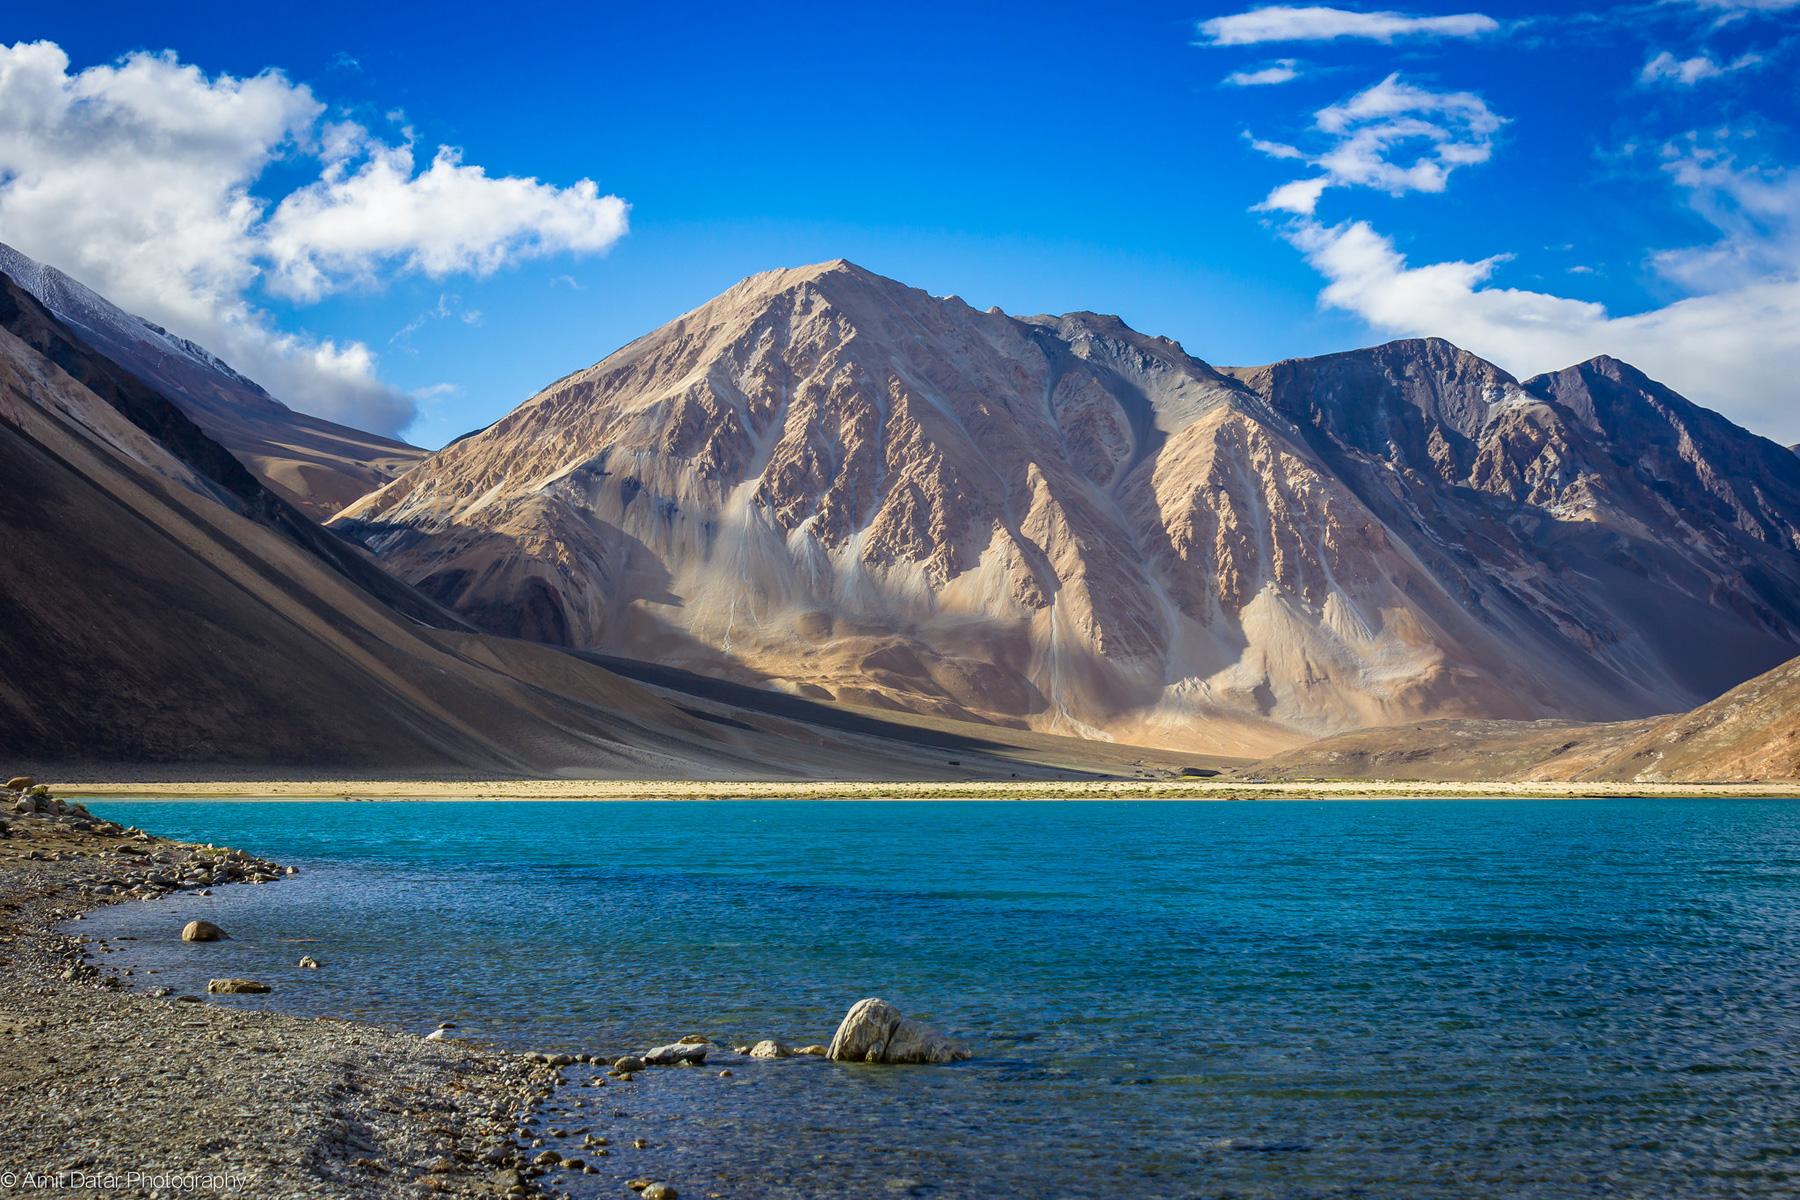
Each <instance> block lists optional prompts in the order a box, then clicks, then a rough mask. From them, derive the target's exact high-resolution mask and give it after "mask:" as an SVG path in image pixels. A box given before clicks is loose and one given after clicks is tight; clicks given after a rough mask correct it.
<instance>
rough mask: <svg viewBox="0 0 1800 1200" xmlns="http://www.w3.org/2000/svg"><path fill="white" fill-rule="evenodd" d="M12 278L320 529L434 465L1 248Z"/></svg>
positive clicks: (0, 267)
mask: <svg viewBox="0 0 1800 1200" xmlns="http://www.w3.org/2000/svg"><path fill="white" fill-rule="evenodd" d="M0 273H4V274H6V275H9V276H11V277H12V279H13V281H14V282H15V283H17V284H18V285H19V286H20V287H22V288H23V289H25V290H26V291H28V292H30V293H31V294H32V295H33V296H34V297H36V299H37V300H38V302H39V303H41V304H43V305H44V307H45V308H47V309H49V310H50V312H51V313H52V314H53V315H54V316H55V317H56V318H57V319H58V320H59V321H61V322H62V323H63V324H64V325H66V326H68V327H69V328H70V329H72V330H74V331H75V332H76V333H77V334H78V335H79V336H80V337H81V339H82V341H83V342H84V343H86V344H87V345H89V346H92V347H93V348H95V349H96V350H98V351H99V352H100V353H101V354H104V355H106V356H107V357H108V358H110V359H111V360H112V361H113V362H115V363H118V364H119V365H121V366H123V367H124V368H125V369H126V370H128V371H130V372H131V373H133V374H135V375H137V376H138V377H139V378H140V379H143V380H144V381H145V382H147V383H149V384H150V385H151V386H152V387H153V388H155V389H156V390H157V391H158V392H159V393H161V394H162V395H163V396H165V397H167V398H168V399H170V400H172V401H173V402H174V403H175V405H176V406H177V407H178V408H180V409H181V411H182V412H184V413H185V414H187V416H188V417H189V418H191V419H192V420H193V421H194V423H195V424H196V425H198V426H199V427H200V428H201V429H203V430H205V432H206V434H207V436H208V437H210V438H211V439H212V440H214V441H216V442H218V443H219V444H220V445H222V446H224V447H225V448H226V449H227V450H229V451H230V452H231V453H232V454H233V455H234V456H236V458H237V459H238V460H239V461H240V462H242V463H243V464H244V466H246V467H248V468H249V469H250V471H251V472H252V473H254V474H255V475H256V477H257V478H258V479H259V480H261V481H262V482H263V483H264V484H265V485H267V486H268V487H269V488H270V489H271V490H272V491H274V492H275V494H276V495H278V496H280V497H281V498H282V499H284V500H286V501H287V502H288V503H290V504H292V505H294V507H296V508H298V509H299V510H300V511H301V512H302V513H304V514H305V515H307V516H308V517H311V518H312V519H313V520H316V521H323V520H325V519H326V518H327V517H329V516H331V515H332V514H333V513H335V512H337V511H338V510H339V509H341V508H343V507H344V506H345V505H347V504H349V503H350V502H351V501H353V500H355V499H356V498H357V497H359V496H361V495H363V494H364V493H366V492H370V491H373V490H374V489H375V488H378V487H380V486H381V485H382V484H384V483H386V482H388V481H389V480H391V479H393V478H394V477H395V476H397V475H399V474H400V473H401V472H402V471H404V470H406V469H407V468H408V467H410V466H412V465H413V464H414V463H416V462H418V461H419V460H420V459H421V458H423V457H425V453H426V452H425V451H423V450H421V449H419V448H418V447H417V446H409V445H407V444H406V443H405V442H400V441H395V440H394V439H393V438H387V437H382V436H380V435H379V434H373V433H365V432H363V431H362V430H360V429H352V428H350V427H349V426H347V425H339V424H337V423H335V422H332V421H327V420H325V419H324V418H322V417H314V416H310V415H308V414H306V413H301V412H295V411H294V410H293V409H291V408H289V407H287V406H286V405H285V404H282V403H281V402H280V401H279V400H276V399H275V398H274V397H273V396H271V395H269V393H268V392H266V391H264V390H263V389H262V388H261V387H260V386H258V385H257V384H256V383H255V382H253V381H252V380H249V379H246V378H245V377H244V376H242V375H240V374H238V373H237V372H236V371H234V370H232V369H231V367H230V366H228V365H227V364H226V363H224V362H223V361H221V360H220V359H219V358H218V357H217V356H215V355H213V354H212V353H210V352H209V351H207V350H206V349H204V348H203V347H200V346H197V345H195V344H194V343H193V342H190V341H188V340H187V339H185V338H179V337H176V336H175V335H174V334H171V333H169V332H168V331H167V330H165V329H162V328H161V327H159V326H156V325H152V324H151V323H150V322H148V321H146V320H144V319H143V318H142V317H136V316H133V315H132V314H130V313H128V312H126V311H124V310H123V309H121V308H119V307H118V306H117V305H115V304H113V303H112V302H111V301H110V300H107V299H106V298H105V297H104V296H101V295H99V294H98V293H97V292H95V291H93V290H92V289H91V288H88V287H86V286H84V285H82V284H81V283H79V282H77V281H76V280H74V279H71V278H70V277H69V276H67V275H65V274H63V273H62V272H61V271H59V270H57V269H56V268H55V267H51V266H47V265H45V264H42V263H39V262H35V261H33V260H32V259H30V258H27V257H26V256H25V255H23V254H20V253H19V252H18V251H17V250H14V249H13V248H12V247H10V246H6V245H0Z"/></svg>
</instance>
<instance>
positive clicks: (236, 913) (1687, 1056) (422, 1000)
mask: <svg viewBox="0 0 1800 1200" xmlns="http://www.w3.org/2000/svg"><path fill="white" fill-rule="evenodd" d="M91 807H92V808H93V809H94V810H95V811H96V812H98V813H102V814H104V815H105V816H108V817H111V818H113V819H115V820H120V821H124V822H127V823H130V824H136V825H141V826H143V827H145V828H148V829H151V830H153V831H155V832H158V833H163V834H169V835H172V836H176V837H183V838H190V839H197V840H201V841H214V842H218V843H221V844H229V845H235V846H240V847H243V848H245V849H248V850H251V851H254V852H257V853H260V854H266V855H269V856H271V857H274V858H276V859H278V860H280V861H282V862H291V863H295V864H298V865H299V866H300V867H301V868H302V874H300V875H299V876H297V877H295V878H293V879H291V880H286V881H283V882H281V883H277V884H272V885H267V886H263V887H236V888H225V889H221V890H220V891H219V892H217V893H216V894H215V895H213V896H212V897H206V898H202V897H195V896H180V897H175V898H171V899H168V900H164V901H159V902H155V903H151V904H136V905H125V906H119V907H117V908H114V909H112V910H108V911H106V912H103V913H99V914H96V915H94V916H93V917H90V918H89V920H88V921H87V922H85V923H84V925H83V929H84V931H85V932H88V933H90V934H93V935H103V936H109V937H117V936H118V935H121V934H124V935H129V936H134V937H136V938H138V939H139V940H137V941H126V942H114V945H116V946H122V947H126V949H124V950H123V951H122V952H119V953H114V954H108V955H105V956H103V958H104V961H105V962H106V964H107V965H109V966H114V967H118V966H123V965H131V966H133V967H134V975H133V978H132V982H133V983H135V984H137V985H139V986H150V985H153V984H156V983H168V984H170V985H172V986H175V987H177V988H178V989H179V990H183V991H204V987H205V980H206V979H207V978H208V977H211V976H217V975H222V974H231V975H249V976H253V977H256V978H260V979H263V980H266V981H268V982H270V983H271V984H273V985H274V986H275V991H274V993H273V994H272V995H271V996H268V997H244V998H230V999H225V998H219V999H215V1000H213V1001H212V1002H214V1003H233V1004H242V1005H246V1006H258V1007H263V1006H266V1007H273V1008H279V1009H282V1010H286V1011H292V1012H300V1013H308V1014H320V1013H323V1014H336V1015H343V1016H356V1017H361V1018H365V1019H373V1020H378V1021H382V1022H386V1023H390V1024H394V1025H399V1026H404V1027H408V1028H412V1029H416V1030H419V1031H420V1032H424V1031H426V1030H428V1029H430V1028H432V1027H433V1026H434V1025H435V1024H436V1023H437V1022H438V1021H442V1020H452V1021H456V1022H457V1023H458V1024H459V1026H460V1032H462V1033H465V1034H470V1035H475V1036H480V1037H485V1038H490V1039H494V1040H497V1041H500V1042H505V1043H511V1044H516V1045H519V1046H524V1047H530V1048H534V1049H563V1050H569V1051H590V1052H604V1053H606V1054H608V1055H613V1054H618V1053H622V1052H626V1051H629V1050H636V1049H642V1048H643V1047H645V1046H648V1045H651V1044H654V1043H658V1042H662V1041H669V1040H673V1039H675V1038H676V1037H679V1036H680V1035H682V1034H685V1033H691V1032H700V1033H706V1034H709V1035H711V1036H712V1037H713V1038H714V1039H715V1040H717V1041H721V1042H724V1043H726V1044H727V1045H729V1044H731V1043H732V1042H735V1041H753V1040H756V1039H758V1038H761V1037H778V1038H781V1039H783V1040H786V1041H789V1042H792V1043H794V1044H800V1043H805V1042H812V1041H820V1042H822V1041H827V1040H829V1038H830V1035H831V1032H832V1030H833V1028H834V1027H835V1025H836V1023H837V1021H838V1018H839V1017H840V1016H841V1015H842V1013H843V1011H844V1009H845V1008H846V1007H848V1006H849V1004H850V1003H851V1002H853V1001H854V1000H856V999H858V998H859V997H862V996H867V995H880V996H883V997H885V998H887V999H888V1000H891V1001H893V1002H894V1003H896V1004H898V1005H899V1006H901V1007H902V1008H903V1009H905V1010H906V1011H907V1012H909V1013H911V1014H914V1015H917V1016H920V1017H923V1018H926V1019H928V1020H930V1021H932V1022H933V1023H936V1024H938V1025H940V1026H941V1027H943V1028H945V1029H946V1030H948V1031H949V1032H952V1033H954V1034H956V1035H958V1036H960V1037H963V1038H966V1039H967V1040H969V1041H970V1042H971V1043H973V1045H974V1046H975V1048H976V1050H977V1058H976V1059H975V1061H973V1062H971V1063H967V1064H960V1065H956V1066H949V1067H935V1068H912V1069H906V1068H900V1069H895V1068H887V1069H883V1068H874V1067H843V1066H838V1065H835V1064H828V1063H824V1062H819V1061H816V1060H793V1061H784V1062H777V1063H767V1064H740V1063H735V1062H733V1063H718V1064H713V1069H709V1070H705V1071H674V1070H665V1071H656V1072H650V1073H646V1074H645V1075H643V1076H640V1077H639V1079H638V1080H637V1081H636V1082H633V1083H630V1084H616V1083H615V1084H613V1085H611V1086H609V1087H607V1088H606V1089H605V1090H604V1091H599V1090H589V1089H586V1088H576V1089H571V1090H570V1091H568V1092H567V1093H566V1094H565V1096H564V1097H563V1102H564V1103H565V1104H567V1105H570V1106H573V1105H574V1104H575V1102H576V1101H577V1100H579V1101H580V1102H581V1107H580V1108H578V1109H577V1108H573V1107H571V1108H570V1110H569V1111H568V1112H566V1113H565V1114H563V1115H559V1116H556V1117H554V1118H553V1119H551V1120H549V1121H547V1122H546V1126H551V1125H554V1126H558V1127H566V1128H569V1129H572V1130H573V1129H579V1128H592V1129H593V1130H594V1132H596V1133H599V1134H604V1135H607V1136H610V1137H611V1138H612V1141H613V1146H614V1154H613V1155H612V1157H610V1158H607V1159H602V1160H597V1162H596V1165H599V1166H602V1167H604V1168H605V1172H604V1173H603V1174H602V1175H600V1176H597V1177H584V1176H571V1175H566V1174H565V1175H560V1176H559V1179H560V1180H561V1184H560V1186H564V1187H569V1188H571V1189H573V1190H575V1191H576V1193H577V1194H586V1195H604V1196H616V1195H621V1194H626V1193H623V1192H622V1191H620V1188H619V1184H620V1183H621V1182H622V1181H623V1180H624V1179H626V1178H629V1177H631V1176H635V1175H649V1176H653V1177H656V1178H663V1179H668V1180H671V1181H672V1182H675V1183H676V1184H677V1186H679V1187H680V1188H681V1190H682V1193H683V1195H687V1196H695V1197H699V1196H704V1195H706V1194H707V1193H708V1192H712V1191H716V1192H719V1193H721V1194H723V1195H725V1196H729V1197H761V1196H817V1195H834V1196H849V1197H856V1196H895V1197H905V1196H921V1197H959V1198H960V1197H974V1196H1028V1197H1029V1196H1090V1195H1119V1196H1126V1195H1130V1196H1155V1197H1182V1196H1195V1197H1246V1198H1247V1197H1277V1196H1279V1197H1315V1196H1316V1197H1324V1196H1334V1197H1335V1196H1346V1197H1348V1196H1368V1197H1394V1196H1408V1197H1415V1196H1417V1197H1469V1196H1483V1197H1556V1198H1559V1200H1560V1198H1563V1197H1579V1196H1641V1197H1713V1196H1793V1195H1796V1194H1800V804H1795V803H1788V802H1780V801H1775V802H1754V801H1633V800H1623V801H1574V802H1568V801H1565V802H1544V803H1535V802H1494V803H1482V802H1470V801H1456V802H1442V803H1439V802H1392V803H1360V802H1355V803H1352V802H1332V803H1267V804H1176V803H1141V804H1130V803H1119V804H1054V803H1043V804H1035V803H1033V804H1011V803H990V804H982V803H970V804H959V803H929V804H901V803H892V804H890V803H844V804H829V803H750V802H745V803H718V804H556V803H544V804H529V803H505V804H483V803H418V804H410V803H391V804H345V803H320V804H310V803H243V802H229V803H199V802H188V801H183V802H172V803H167V802H165V803H149V802H145V803H137V802H132V803H115V802H107V803H94V804H93V805H92V806H91ZM196 916H206V917H209V918H211V919H213V920H216V921H218V922H219V923H220V924H221V925H224V926H225V927H226V928H227V929H228V930H230V931H231V933H232V934H233V940H232V941H229V942H226V943H222V944H219V945H216V946H184V945H182V944H180V943H179V942H178V941H176V940H174V939H175V933H176V931H177V930H178V929H179V927H180V925H181V924H182V923H183V922H185V921H186V920H188V919H190V918H191V917H196ZM302 953H310V954H312V955H314V956H315V957H317V958H319V959H320V960H322V961H323V962H324V964H325V967H324V969H323V970H320V971H301V970H298V969H296V968H295V967H294V965H293V964H294V962H295V960H296V959H297V958H298V957H299V955H300V954H302ZM150 972H155V973H154V974H152V973H150ZM720 1065H727V1066H730V1067H731V1069H732V1070H733V1076H732V1077H731V1078H729V1079H721V1078H719V1077H718V1076H717V1073H716V1068H717V1067H718V1066H720ZM589 1074H590V1073H589V1072H586V1071H583V1070H582V1069H580V1068H576V1070H575V1072H574V1078H576V1079H578V1080H581V1081H585V1080H586V1079H587V1078H588V1077H589ZM615 1114H618V1115H615ZM588 1118H592V1119H593V1123H590V1122H589V1120H588ZM639 1136H641V1137H645V1138H647V1139H648V1140H649V1141H650V1142H651V1143H652V1145H651V1147H650V1148H649V1149H646V1150H642V1151H638V1150H633V1149H632V1148H631V1147H630V1145H629V1142H630V1139H631V1138H633V1137H639ZM577 1140H578V1139H577ZM552 1144H559V1145H560V1143H556V1142H554V1141H553V1142H552ZM562 1148H564V1149H565V1150H567V1149H568V1147H567V1146H563V1147H562ZM584 1188H585V1189H586V1190H585V1192H584V1190H583V1189H584Z"/></svg>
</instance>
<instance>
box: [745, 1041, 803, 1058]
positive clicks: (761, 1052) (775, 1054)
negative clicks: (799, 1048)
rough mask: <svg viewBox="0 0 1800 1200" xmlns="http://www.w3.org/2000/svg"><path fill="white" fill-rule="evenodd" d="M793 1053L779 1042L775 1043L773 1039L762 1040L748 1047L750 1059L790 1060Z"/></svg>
mask: <svg viewBox="0 0 1800 1200" xmlns="http://www.w3.org/2000/svg"><path fill="white" fill-rule="evenodd" d="M793 1053H794V1052H793V1051H792V1050H790V1049H788V1048H787V1047H786V1046H784V1045H782V1044H781V1043H780V1042H778V1041H775V1040H774V1039H773V1038H764V1039H763V1040H762V1041H760V1042H758V1043H756V1045H754V1046H752V1047H750V1057H751V1058H790V1057H792V1056H793Z"/></svg>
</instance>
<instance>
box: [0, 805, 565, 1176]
mask: <svg viewBox="0 0 1800 1200" xmlns="http://www.w3.org/2000/svg"><path fill="white" fill-rule="evenodd" d="M281 875H282V869H281V868H280V867H278V866H277V865H276V864H274V863H269V862H265V861H263V860H260V859H255V858H252V857H250V856H248V855H245V854H241V853H239V852H236V851H227V850H218V849H214V848H212V847H206V846H195V845H190V844H185V843H179V842H172V841H167V840H164V839H161V838H156V837H152V836H150V835H148V834H144V833H141V832H140V831H137V830H132V829H125V828H122V827H120V826H117V825H113V824H110V823H108V822H104V821H99V820H97V819H95V818H93V817H91V816H89V815H88V814H87V813H86V812H85V810H83V809H81V807H80V806H79V805H66V804H64V803H62V802H60V801H57V800H54V799H52V798H49V797H46V796H43V795H41V794H40V795H38V796H36V797H32V796H29V795H25V794H23V793H14V792H9V791H7V790H5V789H0V1130H4V1131H5V1132H4V1134H3V1135H0V1194H3V1193H13V1192H14V1191H15V1190H17V1191H26V1190H34V1189H41V1190H49V1188H50V1187H53V1186H61V1187H62V1188H64V1189H65V1190H74V1189H75V1187H76V1186H77V1185H79V1186H80V1187H85V1188H88V1189H92V1190H95V1191H103V1192H108V1193H111V1194H116V1195H131V1196H137V1195H141V1196H176V1195H182V1196H193V1195H205V1194H209V1193H210V1194H214V1195H229V1196H238V1195H250V1196H275V1195H280V1196H328V1197H334V1198H336V1197H343V1196H350V1195H355V1196H389V1195H406V1196H420V1195H443V1196H496V1195H527V1194H534V1193H535V1192H536V1190H537V1185H536V1183H535V1178H534V1177H535V1176H536V1175H537V1174H539V1173H540V1172H539V1171H538V1170H537V1169H535V1168H533V1167H532V1166H531V1165H530V1164H529V1162H528V1160H527V1158H526V1157H525V1154H524V1153H523V1151H522V1148H521V1145H520V1142H519V1140H518V1135H519V1133H520V1131H521V1129H522V1128H523V1127H524V1125H525V1123H526V1122H527V1121H528V1119H529V1116H530V1114H531V1112H532V1111H533V1109H534V1107H535V1106H536V1105H537V1104H539V1103H541V1102H542V1101H543V1100H545V1099H546V1098H547V1097H549V1096H550V1095H551V1094H552V1092H553V1091H554V1088H555V1086H556V1083H557V1081H558V1071H557V1068H556V1067H555V1066H554V1065H552V1063H550V1062H546V1061H543V1060H544V1058H545V1057H546V1056H543V1055H537V1056H523V1055H511V1054H504V1053H501V1052H498V1051H496V1050H493V1049H491V1048H487V1047H483V1046H480V1045H476V1044H471V1043H465V1042H460V1041H457V1040H455V1039H453V1038H445V1039H443V1040H436V1041H426V1040H425V1039H423V1038H421V1037H419V1036H417V1035H415V1034H408V1033H403V1032H399V1031H395V1030H389V1029H382V1028H377V1027H374V1026H368V1025H360V1024H356V1023H353V1022H349V1021H340V1020H332V1019H317V1020H309V1019H304V1018H299V1017H289V1016H282V1015H278V1014H272V1013H263V1012H245V1011H239V1010H235V1009H231V1008H226V1007H224V1006H221V1005H215V1004H211V1003H207V1002H205V1001H204V1000H202V999H199V998H197V997H191V996H178V995H173V994H169V995H163V996H160V997H153V996H151V995H148V994H137V993H132V992H129V991H127V990H124V988H123V986H122V981H121V980H119V979H118V978H116V977H113V976H111V975H110V974H108V973H106V972H103V971H101V970H99V969H97V968H96V967H95V966H94V965H92V964H91V963H89V962H88V961H86V959H85V958H84V943H85V941H86V939H85V938H83V937H81V936H80V935H79V934H78V933H77V934H69V933H63V932H58V931H57V926H58V925H59V924H61V923H63V922H67V921H69V920H70V919H71V918H74V917H76V916H77V915H78V914H80V913H82V912H85V911H88V910H91V909H93V908H96V907H98V906H100V905H102V904H108V903H117V902H122V901H129V900H132V899H148V898H153V897H155V896H156V895H160V894H163V893H165V892H167V891H170V890H174V889H176V888H179V887H189V888H197V887H205V886H221V885H225V884H228V883H233V882H239V881H242V882H245V883H254V882H265V883H270V884H272V885H273V886H279V884H278V883H274V882H273V881H276V880H278V879H279V878H281ZM71 928H75V929H78V928H79V926H78V925H76V926H72V927H71ZM171 936H173V934H171ZM159 990H164V989H159ZM28 1173H31V1174H32V1175H35V1176H37V1177H38V1178H39V1179H40V1180H41V1179H42V1177H45V1176H50V1177H54V1176H56V1175H58V1174H59V1173H63V1174H64V1175H65V1178H64V1179H63V1181H62V1182H61V1183H60V1185H58V1184H56V1183H54V1182H39V1183H35V1184H34V1182H33V1180H32V1179H30V1178H27V1174H28ZM77 1174H78V1175H79V1176H80V1178H79V1179H75V1178H73V1176H75V1175H77Z"/></svg>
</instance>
